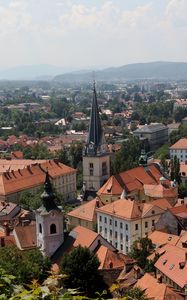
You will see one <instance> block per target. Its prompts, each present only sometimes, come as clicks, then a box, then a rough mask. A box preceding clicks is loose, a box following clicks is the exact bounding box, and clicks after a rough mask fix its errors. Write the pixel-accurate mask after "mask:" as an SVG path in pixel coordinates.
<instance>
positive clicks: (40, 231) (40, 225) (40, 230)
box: [39, 224, 42, 233]
mask: <svg viewBox="0 0 187 300" xmlns="http://www.w3.org/2000/svg"><path fill="white" fill-rule="evenodd" d="M39 233H42V224H39Z"/></svg>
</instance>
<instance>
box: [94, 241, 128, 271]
mask: <svg viewBox="0 0 187 300" xmlns="http://www.w3.org/2000/svg"><path fill="white" fill-rule="evenodd" d="M96 254H97V256H98V259H99V261H100V266H99V269H111V268H112V269H116V268H124V265H125V264H126V263H133V259H131V258H129V257H128V256H127V255H124V254H122V253H119V252H116V251H115V252H114V251H112V250H110V249H108V248H107V247H105V246H103V245H101V246H100V247H99V249H98V250H97V252H96Z"/></svg>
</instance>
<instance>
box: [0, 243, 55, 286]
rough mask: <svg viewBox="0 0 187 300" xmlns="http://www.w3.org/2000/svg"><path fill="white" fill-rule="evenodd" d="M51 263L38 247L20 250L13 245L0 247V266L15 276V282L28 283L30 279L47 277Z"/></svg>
mask: <svg viewBox="0 0 187 300" xmlns="http://www.w3.org/2000/svg"><path fill="white" fill-rule="evenodd" d="M50 267H51V263H50V261H49V259H48V258H45V257H44V256H43V255H42V253H41V251H40V250H38V249H34V250H28V251H21V250H19V249H18V248H17V247H15V246H6V247H1V248H0V268H2V269H4V270H6V272H7V273H8V274H10V275H13V276H15V281H16V283H19V284H22V283H29V282H30V281H31V280H32V279H34V278H35V279H39V280H43V279H45V278H46V277H47V271H49V270H50Z"/></svg>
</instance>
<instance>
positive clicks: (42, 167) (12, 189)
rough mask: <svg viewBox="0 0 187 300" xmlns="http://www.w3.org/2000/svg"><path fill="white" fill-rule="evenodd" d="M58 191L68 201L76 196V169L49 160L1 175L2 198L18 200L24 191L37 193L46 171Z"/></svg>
mask: <svg viewBox="0 0 187 300" xmlns="http://www.w3.org/2000/svg"><path fill="white" fill-rule="evenodd" d="M47 170H48V173H49V176H50V180H51V182H52V184H53V187H54V188H55V190H56V192H57V193H58V194H59V195H61V196H62V198H63V199H64V201H66V202H68V201H71V200H74V199H75V198H76V190H77V188H76V172H77V171H76V170H75V169H73V168H71V167H69V166H66V165H64V164H61V163H59V162H57V161H56V160H48V161H44V162H43V163H34V164H31V165H27V166H26V167H25V168H23V169H18V170H16V171H14V170H12V171H11V172H4V173H3V174H1V175H0V200H6V201H12V202H17V201H19V198H20V195H21V193H23V192H31V193H33V194H35V193H37V192H38V191H39V190H40V189H41V187H42V186H43V184H44V181H45V176H46V171H47Z"/></svg>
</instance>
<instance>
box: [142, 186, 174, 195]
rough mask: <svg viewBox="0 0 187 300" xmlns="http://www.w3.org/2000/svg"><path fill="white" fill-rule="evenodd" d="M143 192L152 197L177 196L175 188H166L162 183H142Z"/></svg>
mask: <svg viewBox="0 0 187 300" xmlns="http://www.w3.org/2000/svg"><path fill="white" fill-rule="evenodd" d="M143 188H144V193H145V195H146V196H149V197H152V198H165V197H166V198H175V197H177V192H176V189H175V188H173V187H169V188H166V187H164V186H163V185H162V184H157V185H154V184H144V187H143Z"/></svg>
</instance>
